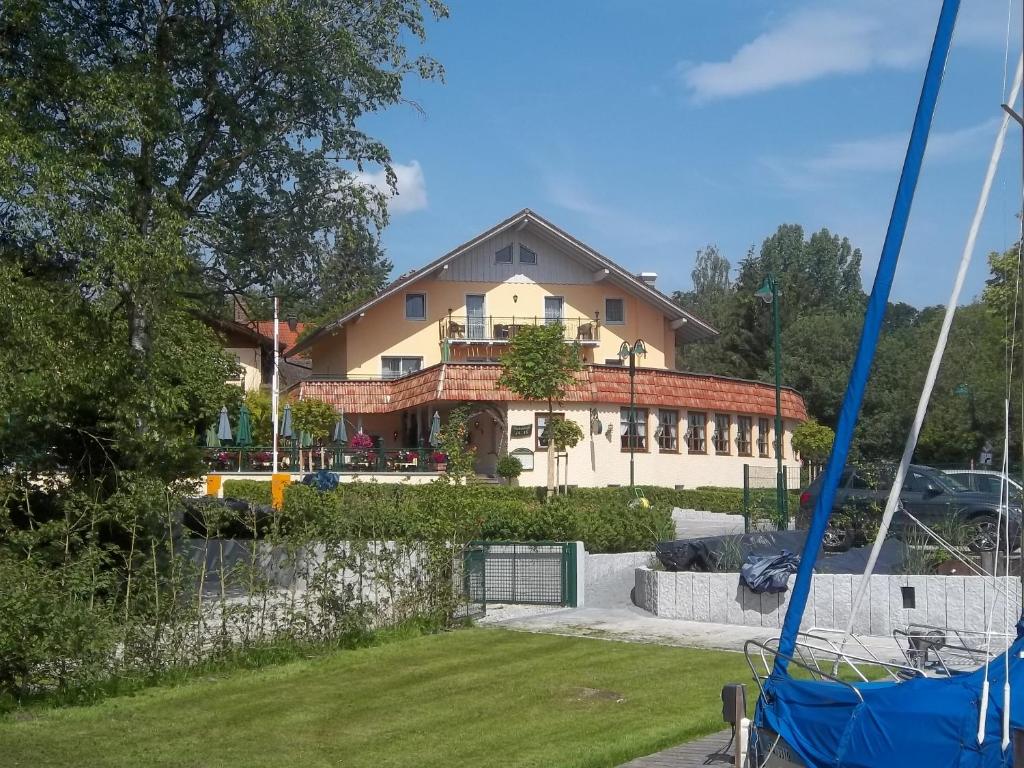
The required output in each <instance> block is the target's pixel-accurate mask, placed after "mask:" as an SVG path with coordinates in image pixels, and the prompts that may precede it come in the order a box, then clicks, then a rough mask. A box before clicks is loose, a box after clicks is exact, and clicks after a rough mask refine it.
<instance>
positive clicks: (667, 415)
mask: <svg viewBox="0 0 1024 768" xmlns="http://www.w3.org/2000/svg"><path fill="white" fill-rule="evenodd" d="M657 438H658V449H659V450H660V451H661V452H662V453H679V411H671V410H666V409H664V408H662V409H661V410H659V411H658V433H657Z"/></svg>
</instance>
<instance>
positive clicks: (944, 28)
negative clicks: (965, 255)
mask: <svg viewBox="0 0 1024 768" xmlns="http://www.w3.org/2000/svg"><path fill="white" fill-rule="evenodd" d="M959 10H960V0H943V2H942V8H941V10H940V11H939V20H938V24H937V26H936V30H935V39H934V41H933V42H932V49H931V53H930V54H929V57H928V68H927V70H926V72H925V77H924V84H923V86H922V88H921V96H920V98H919V99H918V104H917V112H916V114H915V116H914V126H913V128H912V129H911V132H910V142H909V143H908V145H907V154H906V158H905V159H904V162H903V172H902V174H901V175H900V181H899V185H898V186H897V188H896V199H895V200H894V202H893V207H892V213H891V215H890V218H889V227H888V229H887V230H886V233H885V242H884V243H883V245H882V253H881V257H880V258H879V262H878V270H877V272H876V273H875V281H874V284H873V286H872V288H871V296H870V297H869V298H868V305H867V311H866V312H865V315H864V327H863V329H862V330H861V336H860V343H859V345H858V347H857V357H856V358H855V360H854V363H853V369H852V371H851V372H850V380H849V383H848V384H847V387H846V394H845V396H844V397H843V404H842V407H841V409H840V412H839V420H838V423H837V425H836V438H835V442H834V444H833V447H832V454H831V455H830V456H829V460H828V464H827V465H826V467H825V475H824V478H823V480H822V487H821V493H820V494H819V496H818V499H817V502H816V503H815V506H814V515H813V517H812V518H811V526H810V530H809V531H808V532H807V541H806V542H805V544H804V549H803V554H802V556H801V558H800V566H799V568H798V569H797V575H796V581H795V583H794V585H793V592H792V596H791V598H790V602H789V608H788V610H787V611H786V618H785V621H784V622H783V625H782V632H781V634H780V636H779V652H778V654H777V655H776V656H775V671H776V672H785V671H786V669H787V667H788V665H789V662H788V660H789V658H790V657H791V656H792V655H793V652H794V650H795V648H796V637H797V634H798V633H799V631H800V621H801V619H802V618H803V614H804V609H805V608H806V606H807V596H808V593H809V592H810V589H811V577H812V575H813V572H814V562H815V560H816V558H817V555H818V551H819V550H820V549H821V542H822V539H823V537H824V534H825V528H826V527H827V526H828V519H829V515H830V514H831V512H832V504H833V502H834V500H835V496H836V488H837V486H838V485H839V477H840V475H841V474H842V471H843V467H844V466H845V465H846V459H847V456H848V455H849V452H850V443H851V442H852V440H853V430H854V426H855V425H856V421H857V415H858V413H859V412H860V407H861V403H862V402H863V399H864V390H865V388H866V387H867V380H868V376H869V374H870V372H871V364H872V362H873V361H874V357H875V349H876V347H877V346H878V337H879V335H880V334H881V330H882V322H883V320H884V319H885V311H886V308H887V305H888V303H889V294H890V292H891V290H892V282H893V278H894V276H895V273H896V264H897V262H898V261H899V254H900V249H901V248H902V246H903V238H904V235H905V234H906V231H907V222H908V220H909V218H910V209H911V206H912V204H913V201H914V192H915V190H916V188H917V181H918V178H919V177H920V175H921V164H922V161H923V159H924V151H925V147H926V146H927V144H928V134H929V133H930V131H931V125H932V119H933V118H934V116H935V106H936V103H937V102H938V97H939V87H940V86H941V84H942V75H943V71H944V70H945V66H946V59H947V58H948V55H949V48H950V45H951V43H952V39H953V28H954V27H955V25H956V17H957V13H958V12H959Z"/></svg>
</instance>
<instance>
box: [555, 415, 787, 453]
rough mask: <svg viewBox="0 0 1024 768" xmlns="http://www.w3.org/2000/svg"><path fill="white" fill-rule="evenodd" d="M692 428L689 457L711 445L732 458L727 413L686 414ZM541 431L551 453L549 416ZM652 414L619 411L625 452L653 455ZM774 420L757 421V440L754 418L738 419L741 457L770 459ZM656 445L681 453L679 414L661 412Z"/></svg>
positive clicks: (686, 436)
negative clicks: (651, 446)
mask: <svg viewBox="0 0 1024 768" xmlns="http://www.w3.org/2000/svg"><path fill="white" fill-rule="evenodd" d="M553 416H554V418H555V419H563V418H565V414H563V413H556V414H553ZM686 416H687V422H688V424H689V428H688V429H687V430H686V432H685V434H683V436H682V438H683V442H684V443H685V444H686V450H687V453H694V454H706V453H708V448H709V446H708V443H709V442H710V448H711V450H713V451H714V453H715V454H716V455H718V456H729V455H731V454H732V452H733V450H732V449H733V446H732V443H731V442H730V437H731V435H732V416H731V415H729V414H727V413H716V414H713V417H712V419H711V421H710V422H709V421H708V414H707V413H704V412H702V411H689V412H687V414H686ZM535 419H536V427H537V449H538V450H547V447H548V441H547V437H546V434H545V430H546V428H547V424H548V416H547V414H546V413H538V414H536V416H535ZM648 422H649V418H648V410H647V409H646V408H634V409H632V411H631V410H630V409H629V408H621V409H620V410H619V441H620V445H621V447H622V450H623V451H629V450H630V449H631V448H632V449H633V450H634V451H644V452H646V451H649V450H650V446H649V441H648V428H649V424H648ZM770 431H771V420H770V419H768V418H765V417H759V418H758V419H757V440H756V442H755V440H754V418H753V417H752V416H737V417H736V437H735V438H734V442H735V446H736V454H737V455H738V456H753V455H754V449H755V448H756V449H757V455H758V456H760V457H761V458H768V457H769V451H770V438H769V434H770ZM654 441H655V443H656V444H657V446H658V452H659V453H679V452H680V435H679V411H677V410H674V409H671V408H659V409H658V423H657V427H655V429H654ZM782 456H783V458H785V444H784V443H783V445H782Z"/></svg>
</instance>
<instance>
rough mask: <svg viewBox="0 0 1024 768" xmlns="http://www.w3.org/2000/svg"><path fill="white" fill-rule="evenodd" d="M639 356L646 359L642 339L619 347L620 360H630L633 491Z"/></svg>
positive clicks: (630, 462) (625, 342)
mask: <svg viewBox="0 0 1024 768" xmlns="http://www.w3.org/2000/svg"><path fill="white" fill-rule="evenodd" d="M637 355H639V356H640V357H646V355H647V347H646V346H644V343H643V341H642V340H641V339H637V340H636V341H635V342H633V346H630V345H629V342H628V341H624V342H622V346H621V347H619V358H620V359H621V360H623V361H624V360H625V359H626V358H629V424H628V426H627V427H626V428H627V430H629V432H630V433H631V434H627V435H626V440H627V442H628V444H629V487H630V489H632V488H633V487H635V484H636V464H635V456H636V388H635V387H634V379H635V378H636V358H637Z"/></svg>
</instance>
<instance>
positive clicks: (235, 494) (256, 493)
mask: <svg viewBox="0 0 1024 768" xmlns="http://www.w3.org/2000/svg"><path fill="white" fill-rule="evenodd" d="M224 496H226V497H228V498H232V499H245V500H246V501H251V502H253V503H255V504H270V483H269V482H268V481H266V480H225V481H224Z"/></svg>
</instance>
